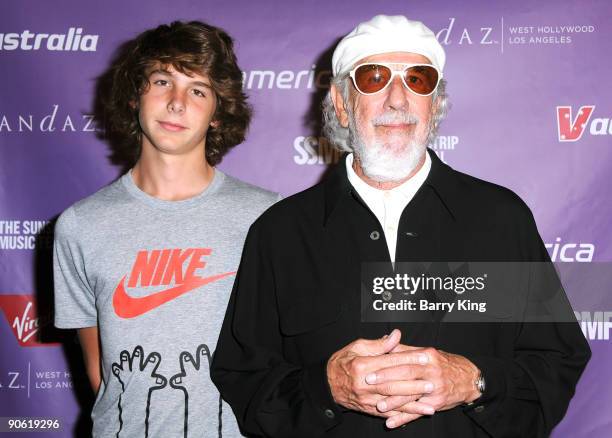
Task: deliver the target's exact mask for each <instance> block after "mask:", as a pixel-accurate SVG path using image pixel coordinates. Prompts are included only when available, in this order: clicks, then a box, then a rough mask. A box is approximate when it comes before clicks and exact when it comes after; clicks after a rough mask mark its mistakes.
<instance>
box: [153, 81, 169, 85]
mask: <svg viewBox="0 0 612 438" xmlns="http://www.w3.org/2000/svg"><path fill="white" fill-rule="evenodd" d="M153 83H154V84H155V85H162V86H165V85H168V81H166V80H165V79H158V80H156V81H153Z"/></svg>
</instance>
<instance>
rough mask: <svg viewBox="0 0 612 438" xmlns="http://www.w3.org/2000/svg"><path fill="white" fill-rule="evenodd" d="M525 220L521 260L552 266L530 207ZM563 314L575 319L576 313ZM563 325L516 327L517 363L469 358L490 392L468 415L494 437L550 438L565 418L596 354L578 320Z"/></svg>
mask: <svg viewBox="0 0 612 438" xmlns="http://www.w3.org/2000/svg"><path fill="white" fill-rule="evenodd" d="M522 217H523V218H524V219H523V221H522V222H520V223H519V226H518V230H516V231H517V234H516V235H517V236H518V237H519V238H520V244H521V253H522V260H523V261H528V262H548V263H550V257H549V256H548V253H547V251H546V248H545V247H544V244H543V242H542V239H541V238H540V235H539V234H538V231H537V228H536V225H535V221H534V219H533V215H532V214H531V211H530V210H529V209H528V208H527V207H526V206H524V210H523V215H522ZM536 271H538V272H539V273H540V274H541V273H542V270H541V269H536ZM545 271H546V272H547V273H550V272H553V275H555V279H556V274H554V271H552V270H550V269H546V270H545ZM544 283H546V281H544ZM533 284H535V285H536V286H535V288H537V287H538V286H540V285H541V283H540V282H538V281H534V282H533V283H532V287H533ZM535 292H536V293H542V291H535ZM561 292H562V293H563V294H564V292H563V291H561ZM566 302H567V301H566ZM564 310H565V311H566V312H565V315H567V311H569V313H570V314H571V315H572V318H573V313H572V312H571V309H564ZM561 321H562V322H556V321H553V322H523V323H517V324H518V326H517V336H516V340H515V342H514V358H513V359H503V358H498V357H483V356H473V357H468V359H470V360H471V361H472V362H473V363H474V364H475V365H476V366H477V367H478V368H479V369H480V370H481V372H482V374H483V376H484V378H485V382H486V385H487V386H486V389H485V392H484V394H483V395H482V397H481V398H479V399H478V400H477V401H476V402H475V403H474V404H472V405H469V406H466V407H464V408H463V409H464V411H465V413H466V415H468V416H469V417H470V418H471V419H472V420H474V421H475V422H476V423H477V424H479V425H480V426H481V427H482V428H483V429H484V430H485V431H487V432H488V433H489V434H490V435H491V436H493V437H500V438H501V437H510V436H530V437H546V436H549V435H550V434H551V432H552V430H553V428H554V427H555V426H556V425H557V424H558V423H559V422H560V421H561V419H562V418H563V416H564V415H565V412H566V410H567V408H568V405H569V402H570V400H571V398H572V397H573V395H574V390H575V388H576V384H577V383H578V380H579V378H580V376H581V374H582V371H583V370H584V368H585V367H586V364H587V362H588V361H589V358H590V357H591V350H590V348H589V345H588V343H587V341H586V339H585V338H584V335H583V334H582V332H581V330H580V327H579V325H578V323H577V322H575V320H573V322H567V321H568V319H567V318H565V319H561Z"/></svg>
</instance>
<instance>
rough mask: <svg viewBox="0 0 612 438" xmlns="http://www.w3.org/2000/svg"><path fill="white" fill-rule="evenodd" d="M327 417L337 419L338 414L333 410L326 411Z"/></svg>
mask: <svg viewBox="0 0 612 438" xmlns="http://www.w3.org/2000/svg"><path fill="white" fill-rule="evenodd" d="M325 416H326V417H327V418H329V419H330V420H331V419H333V418H335V417H336V414H334V411H332V410H331V409H325Z"/></svg>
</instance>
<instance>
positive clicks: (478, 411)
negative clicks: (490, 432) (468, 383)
mask: <svg viewBox="0 0 612 438" xmlns="http://www.w3.org/2000/svg"><path fill="white" fill-rule="evenodd" d="M482 411H484V406H483V405H480V406H476V407H475V408H474V412H476V413H477V414H480V413H481V412H482Z"/></svg>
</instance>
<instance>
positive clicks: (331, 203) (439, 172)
mask: <svg viewBox="0 0 612 438" xmlns="http://www.w3.org/2000/svg"><path fill="white" fill-rule="evenodd" d="M427 152H428V153H429V156H430V157H431V170H430V171H429V175H428V176H427V179H426V180H425V183H424V185H428V186H430V187H431V188H433V190H434V192H435V193H436V195H437V196H438V198H439V199H440V201H441V202H442V204H443V205H444V206H445V207H446V210H448V212H449V214H450V215H451V216H452V217H453V219H455V220H456V219H457V215H458V214H459V212H460V205H458V204H457V200H458V199H459V197H458V196H456V194H457V189H458V184H459V180H458V178H457V172H456V171H455V170H453V169H452V168H451V167H450V166H448V165H446V164H444V163H443V162H442V160H440V158H438V155H437V154H436V153H435V152H434V151H433V150H431V149H429V148H428V149H427ZM347 155H348V154H344V155H343V156H342V158H341V159H340V160H339V161H338V164H336V168H335V169H333V171H332V172H331V174H330V175H329V177H328V178H327V179H326V180H325V181H324V182H323V184H324V188H325V217H324V224H326V223H327V221H328V219H329V217H330V216H331V215H332V214H333V212H334V209H335V208H336V206H337V205H338V202H339V201H340V200H341V199H342V198H343V197H345V196H347V195H350V194H351V192H352V191H353V187H352V186H351V183H350V182H349V180H348V176H347V174H346V163H345V161H346V157H347Z"/></svg>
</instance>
